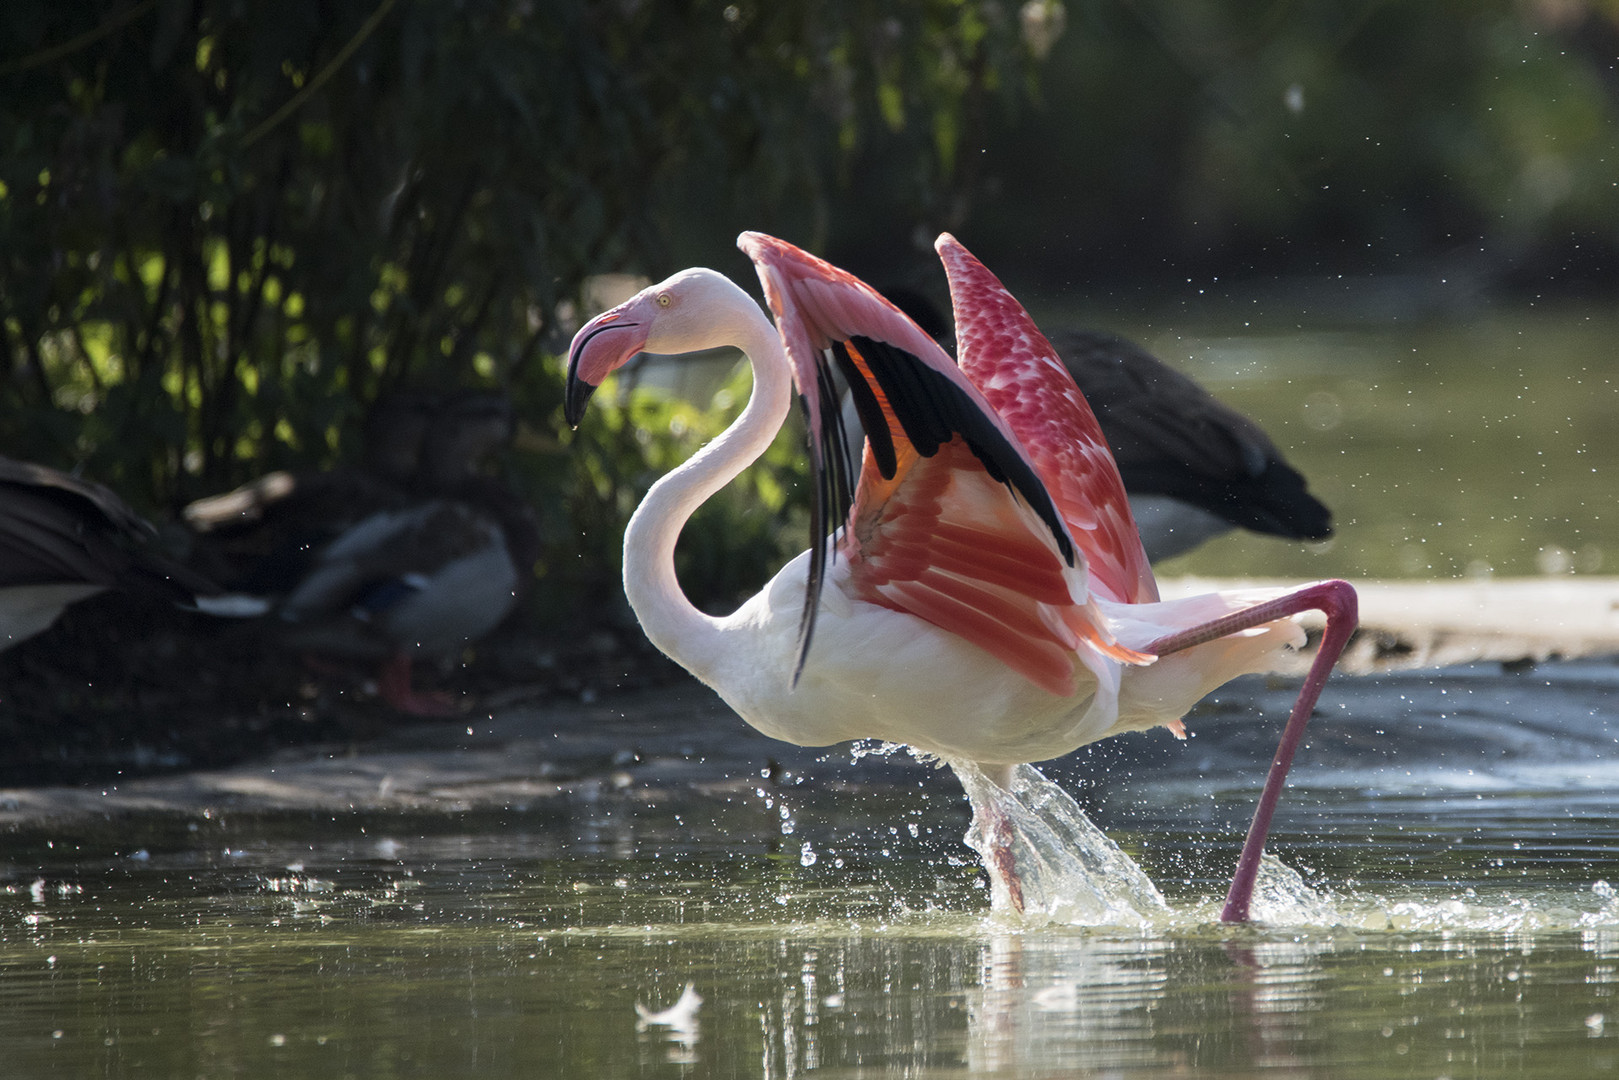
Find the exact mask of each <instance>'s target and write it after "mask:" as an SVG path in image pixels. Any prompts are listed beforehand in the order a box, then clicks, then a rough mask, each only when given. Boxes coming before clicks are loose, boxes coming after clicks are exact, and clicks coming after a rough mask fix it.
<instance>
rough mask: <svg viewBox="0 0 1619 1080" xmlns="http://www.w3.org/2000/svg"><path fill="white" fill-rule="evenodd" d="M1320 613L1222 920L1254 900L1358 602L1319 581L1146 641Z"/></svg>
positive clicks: (1179, 644) (1183, 642)
mask: <svg viewBox="0 0 1619 1080" xmlns="http://www.w3.org/2000/svg"><path fill="white" fill-rule="evenodd" d="M1312 610H1313V611H1319V612H1321V613H1323V614H1324V615H1326V617H1327V629H1326V632H1325V633H1323V634H1322V635H1321V645H1320V646H1319V647H1318V648H1317V649H1316V654H1315V660H1314V661H1312V662H1311V664H1310V671H1309V673H1308V674H1307V675H1305V677H1304V686H1303V687H1302V688H1301V689H1300V690H1299V699H1298V701H1296V702H1294V704H1293V712H1292V714H1291V715H1290V716H1288V718H1287V727H1286V728H1284V729H1283V730H1282V740H1281V742H1279V743H1277V745H1276V756H1275V757H1274V758H1273V759H1271V763H1270V774H1269V775H1268V776H1267V777H1266V778H1265V790H1264V791H1263V792H1262V793H1261V794H1260V796H1259V805H1258V806H1257V807H1255V808H1254V820H1253V824H1251V825H1249V826H1248V839H1247V840H1245V841H1244V842H1243V845H1242V854H1241V855H1240V856H1239V857H1238V859H1237V872H1236V873H1235V874H1234V875H1233V876H1232V878H1231V890H1230V891H1229V892H1227V893H1226V899H1225V909H1224V910H1223V911H1221V912H1220V921H1221V922H1247V921H1248V905H1249V903H1250V902H1251V901H1252V900H1253V895H1254V879H1255V878H1256V877H1257V876H1258V874H1259V857H1260V856H1261V855H1262V854H1264V851H1265V837H1266V835H1267V834H1269V832H1270V819H1271V816H1272V815H1273V814H1274V813H1275V812H1276V803H1277V802H1278V800H1280V799H1281V797H1282V787H1283V785H1285V784H1286V783H1287V770H1288V768H1289V767H1290V766H1291V765H1292V764H1293V752H1294V751H1295V750H1297V749H1298V748H1299V743H1300V742H1301V741H1302V740H1303V738H1304V726H1305V724H1307V723H1308V722H1309V720H1310V713H1311V712H1312V711H1313V710H1314V709H1315V703H1316V700H1317V699H1318V698H1320V696H1321V688H1322V687H1323V686H1325V685H1326V682H1327V676H1328V675H1329V674H1331V672H1332V666H1333V665H1334V664H1336V663H1337V662H1338V656H1339V655H1340V654H1341V653H1342V652H1343V651H1344V646H1345V645H1347V644H1348V643H1349V636H1350V635H1351V634H1353V633H1354V632H1355V627H1356V626H1357V625H1359V622H1360V615H1359V610H1360V604H1359V600H1358V599H1357V597H1356V596H1355V590H1354V589H1353V588H1352V587H1351V586H1350V584H1349V583H1348V582H1347V581H1322V582H1317V583H1316V584H1314V585H1309V586H1306V587H1305V588H1302V589H1300V590H1299V591H1298V592H1295V593H1289V594H1288V595H1286V596H1281V597H1278V598H1276V599H1275V600H1269V601H1266V602H1265V603H1263V604H1257V605H1255V606H1254V607H1251V608H1248V609H1247V610H1245V611H1238V612H1234V613H1233V614H1230V615H1227V616H1225V617H1224V618H1220V619H1216V620H1214V621H1213V622H1211V623H1205V624H1204V625H1202V626H1197V627H1193V628H1192V629H1190V630H1182V631H1179V632H1178V633H1174V634H1169V635H1167V636H1165V637H1162V638H1159V639H1158V640H1157V641H1155V642H1153V643H1152V644H1150V645H1148V646H1147V648H1146V651H1147V652H1150V653H1155V654H1157V655H1159V656H1164V655H1167V654H1169V653H1173V652H1179V651H1181V650H1182V649H1189V648H1191V647H1192V646H1194V645H1201V644H1203V643H1204V642H1207V641H1213V640H1214V639H1216V638H1222V637H1225V636H1226V635H1227V634H1233V633H1236V632H1237V631H1239V630H1246V629H1248V628H1249V627H1251V626H1260V625H1262V624H1264V623H1268V622H1274V621H1275V620H1277V619H1282V618H1286V617H1287V616H1289V615H1297V614H1298V613H1299V612H1301V611H1312Z"/></svg>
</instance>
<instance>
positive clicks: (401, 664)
mask: <svg viewBox="0 0 1619 1080" xmlns="http://www.w3.org/2000/svg"><path fill="white" fill-rule="evenodd" d="M377 693H378V694H379V695H380V696H381V697H382V700H383V701H386V702H387V703H388V704H389V705H392V706H393V707H394V708H396V709H398V710H399V711H400V712H402V713H406V714H407V715H410V716H436V717H446V716H455V715H456V714H457V713H458V711H459V710H458V709H457V708H456V699H455V697H454V696H453V695H451V694H448V693H445V692H444V691H442V690H417V689H415V688H413V687H412V686H411V685H410V656H409V655H408V654H406V653H402V652H400V653H395V654H394V655H393V656H391V657H389V658H388V659H387V660H385V661H384V662H383V664H382V667H381V669H380V670H379V671H378V672H377Z"/></svg>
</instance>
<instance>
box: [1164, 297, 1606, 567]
mask: <svg viewBox="0 0 1619 1080" xmlns="http://www.w3.org/2000/svg"><path fill="white" fill-rule="evenodd" d="M1136 333H1137V334H1138V335H1139V337H1140V338H1141V340H1142V341H1143V342H1144V343H1145V344H1147V345H1148V346H1149V347H1150V348H1152V349H1153V350H1154V351H1155V352H1156V353H1157V354H1158V355H1159V356H1161V357H1162V358H1163V359H1165V360H1166V361H1168V362H1171V363H1174V364H1175V365H1176V366H1178V367H1180V368H1181V369H1182V370H1184V371H1186V372H1187V373H1188V374H1190V375H1192V376H1193V377H1195V378H1197V379H1198V380H1199V381H1200V382H1202V383H1204V385H1205V386H1207V387H1208V388H1209V389H1210V390H1211V391H1212V392H1214V393H1215V394H1217V395H1218V396H1219V397H1220V398H1221V400H1223V401H1225V402H1227V403H1228V404H1230V405H1232V406H1234V407H1235V408H1237V409H1239V410H1241V411H1243V412H1245V413H1248V414H1249V415H1251V416H1253V417H1254V418H1256V419H1257V420H1259V421H1260V423H1261V424H1262V426H1263V427H1264V428H1265V429H1266V431H1267V432H1268V433H1269V434H1270V435H1271V437H1272V439H1273V440H1274V441H1275V442H1276V443H1277V444H1278V445H1279V446H1280V447H1281V448H1282V449H1283V452H1284V453H1285V455H1286V456H1287V458H1288V460H1289V461H1291V462H1292V463H1293V464H1294V465H1295V466H1296V467H1297V468H1298V469H1299V470H1300V471H1301V472H1303V473H1304V475H1305V476H1306V477H1307V478H1308V480H1309V482H1310V488H1311V490H1312V491H1313V492H1314V493H1315V494H1316V495H1317V496H1319V497H1320V498H1321V499H1322V500H1323V501H1324V502H1326V503H1327V505H1328V506H1330V507H1331V508H1332V510H1333V511H1334V514H1335V519H1336V522H1337V527H1338V535H1337V536H1336V537H1335V538H1334V539H1332V540H1330V541H1327V542H1325V543H1322V544H1316V545H1310V546H1308V547H1297V546H1294V545H1291V544H1288V543H1285V542H1281V541H1276V540H1264V539H1259V538H1257V537H1251V536H1238V535H1235V534H1232V535H1229V536H1227V537H1224V538H1221V539H1219V540H1216V541H1215V542H1213V543H1211V544H1208V545H1205V546H1204V547H1203V548H1200V549H1199V550H1198V551H1196V552H1194V553H1191V554H1189V555H1187V556H1183V557H1182V558H1181V559H1179V560H1176V561H1174V562H1171V563H1168V564H1166V565H1165V567H1164V568H1163V570H1164V572H1166V573H1169V574H1173V573H1176V572H1189V573H1197V574H1205V575H1211V576H1219V575H1230V574H1231V573H1233V572H1247V573H1254V574H1264V575H1271V574H1274V575H1277V576H1282V577H1322V576H1328V575H1337V576H1342V577H1348V578H1356V577H1362V578H1381V577H1402V578H1412V577H1415V578H1430V577H1431V578H1450V577H1462V576H1482V575H1488V574H1498V575H1503V576H1523V575H1533V574H1543V573H1557V574H1562V573H1599V572H1601V573H1607V574H1613V573H1619V506H1616V504H1615V485H1616V483H1619V438H1615V436H1614V432H1615V430H1616V429H1615V426H1614V425H1615V417H1616V416H1619V307H1613V308H1606V309H1602V310H1595V309H1589V308H1582V309H1578V310H1562V311H1540V310H1538V309H1529V310H1522V311H1517V312H1502V311H1490V312H1482V313H1480V314H1479V315H1478V316H1477V317H1476V318H1475V319H1472V320H1468V321H1465V322H1457V321H1447V322H1444V323H1416V324H1413V325H1410V326H1402V325H1400V324H1381V325H1376V326H1343V327H1337V328H1332V329H1315V328H1306V329H1294V328H1291V327H1290V328H1287V329H1276V328H1266V329H1252V328H1246V327H1243V326H1241V325H1236V326H1225V327H1221V328H1219V329H1209V330H1204V331H1198V330H1190V331H1189V330H1185V329H1181V328H1177V329H1176V330H1173V331H1165V330H1164V329H1162V328H1157V329H1152V328H1145V329H1141V330H1139V331H1136Z"/></svg>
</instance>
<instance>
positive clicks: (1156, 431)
mask: <svg viewBox="0 0 1619 1080" xmlns="http://www.w3.org/2000/svg"><path fill="white" fill-rule="evenodd" d="M885 295H886V296H888V298H889V299H890V300H892V301H893V302H894V304H895V305H896V306H898V307H899V308H900V309H901V310H903V311H904V312H905V313H906V314H907V315H909V316H910V317H911V318H912V319H913V320H914V321H915V322H916V324H917V325H918V326H920V327H921V328H922V329H923V330H925V331H926V332H927V333H928V334H929V335H930V336H931V337H933V338H934V339H936V340H938V341H940V342H941V343H943V344H944V345H945V347H946V348H947V349H952V350H953V348H954V338H955V330H954V327H952V326H951V324H950V323H949V322H948V321H947V320H946V319H945V317H944V316H943V315H942V314H941V313H940V310H939V308H938V307H937V306H936V305H935V304H934V303H933V302H932V301H931V300H929V299H928V298H927V297H925V296H922V295H921V294H919V293H916V292H913V291H911V290H908V289H892V290H888V291H886V292H885ZM1049 338H1050V341H1051V344H1052V346H1053V347H1054V348H1055V349H1056V350H1057V355H1058V357H1059V358H1060V359H1061V360H1062V362H1063V364H1064V365H1065V366H1066V367H1067V368H1068V370H1069V372H1070V373H1072V375H1073V376H1074V381H1075V382H1076V383H1078V384H1079V388H1080V390H1081V391H1082V392H1083V393H1084V395H1085V400H1086V401H1087V402H1088V403H1089V404H1090V407H1091V411H1093V412H1094V413H1095V414H1096V421H1097V423H1098V424H1100V425H1101V428H1102V434H1103V436H1104V437H1105V438H1106V439H1107V441H1108V446H1109V447H1110V448H1111V449H1112V451H1113V457H1114V459H1115V460H1116V461H1117V462H1118V465H1119V475H1120V476H1121V477H1122V478H1123V480H1124V488H1125V491H1126V493H1127V494H1128V495H1129V497H1130V512H1131V514H1132V515H1133V516H1134V517H1135V519H1136V525H1137V527H1138V528H1140V530H1141V541H1142V544H1143V546H1144V547H1145V548H1146V549H1147V558H1148V559H1149V560H1151V561H1152V562H1155V563H1156V562H1161V561H1163V560H1165V559H1170V558H1173V557H1175V556H1176V555H1181V554H1184V553H1186V552H1188V551H1190V550H1192V549H1193V548H1195V547H1197V546H1198V545H1199V544H1201V543H1203V542H1204V541H1206V540H1211V539H1213V538H1214V537H1216V536H1219V535H1221V534H1223V533H1226V532H1229V531H1231V530H1232V529H1234V528H1241V529H1248V530H1251V531H1253V532H1256V533H1264V534H1267V535H1271V536H1279V537H1283V538H1285V539H1289V540H1325V539H1326V538H1328V537H1329V536H1331V535H1332V512H1331V511H1330V510H1328V509H1327V508H1326V506H1324V505H1323V504H1322V503H1321V502H1320V501H1319V500H1318V499H1316V498H1315V496H1313V495H1311V494H1310V492H1309V490H1308V489H1307V485H1306V483H1305V479H1304V477H1303V476H1302V475H1300V473H1299V472H1298V471H1297V470H1296V469H1294V468H1293V467H1292V466H1291V465H1289V464H1288V463H1287V462H1286V461H1285V460H1284V459H1283V457H1282V452H1281V451H1280V450H1278V449H1277V448H1276V444H1275V443H1273V442H1271V440H1270V438H1269V437H1268V436H1267V435H1266V434H1265V433H1264V431H1262V430H1261V429H1260V427H1259V425H1258V424H1256V423H1254V422H1253V421H1252V420H1250V419H1249V418H1248V417H1246V416H1244V415H1243V414H1242V413H1239V412H1237V411H1236V410H1235V409H1233V408H1231V407H1230V406H1228V405H1225V404H1223V403H1222V402H1221V401H1219V399H1217V398H1215V397H1214V395H1212V394H1210V393H1209V392H1208V391H1207V390H1205V389H1203V388H1202V387H1201V386H1199V385H1198V384H1197V383H1196V382H1194V381H1193V380H1192V379H1191V378H1189V377H1187V376H1186V375H1183V374H1181V373H1180V372H1179V371H1176V370H1175V369H1174V368H1172V367H1170V366H1169V365H1168V364H1166V363H1164V362H1163V361H1162V360H1159V359H1158V358H1157V357H1155V356H1153V355H1152V354H1151V353H1149V352H1147V351H1146V350H1145V349H1143V348H1142V347H1141V346H1139V345H1137V344H1135V343H1134V342H1131V341H1128V340H1126V339H1125V338H1122V337H1118V336H1117V335H1115V334H1109V333H1104V332H1101V331H1095V330H1066V331H1057V332H1055V333H1052V334H1050V335H1049ZM845 411H846V413H847V412H848V410H845ZM845 422H846V423H847V416H846V418H845ZM856 422H858V421H856ZM856 445H857V446H858V442H857V443H856Z"/></svg>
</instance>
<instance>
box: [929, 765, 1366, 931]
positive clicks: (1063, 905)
mask: <svg viewBox="0 0 1619 1080" xmlns="http://www.w3.org/2000/svg"><path fill="white" fill-rule="evenodd" d="M947 764H949V765H950V767H951V769H952V770H953V771H954V772H955V774H956V775H957V776H958V777H959V778H960V780H961V784H962V786H963V787H964V788H966V789H967V799H968V802H969V803H970V804H971V806H972V811H973V819H972V825H971V827H970V828H969V829H968V831H967V844H968V846H970V847H971V848H972V849H973V850H975V851H977V852H978V854H979V856H980V857H981V858H982V859H983V861H984V867H985V869H986V871H987V872H988V874H989V878H990V909H991V911H993V912H995V913H997V914H1002V915H1012V914H1014V913H1015V904H1014V902H1013V899H1012V893H1013V887H1012V885H1011V883H1010V882H1008V881H1007V880H1006V878H1005V875H1004V873H1003V872H1002V866H1003V860H1002V859H1000V858H997V856H996V852H995V845H996V844H997V843H1005V844H1009V845H1010V848H1011V851H1012V860H1011V861H1012V866H1013V868H1014V871H1013V872H1014V873H1016V874H1017V877H1018V883H1017V888H1018V890H1019V891H1020V892H1021V895H1022V898H1023V909H1022V913H1021V915H1020V916H1018V917H1019V918H1020V919H1021V921H1023V922H1024V923H1030V922H1033V923H1037V924H1038V923H1046V924H1062V925H1070V926H1150V925H1160V926H1161V925H1162V924H1164V923H1165V922H1166V921H1173V920H1174V915H1173V913H1172V912H1171V910H1170V907H1169V905H1168V903H1166V902H1165V900H1164V897H1163V894H1162V893H1160V892H1159V891H1158V888H1157V886H1155V885H1154V884H1153V883H1152V879H1151V878H1149V877H1148V876H1147V874H1146V871H1144V870H1142V869H1141V867H1140V865H1138V864H1137V863H1136V861H1135V860H1134V859H1132V858H1131V857H1130V856H1129V855H1128V854H1126V853H1125V852H1124V850H1123V849H1121V848H1120V847H1119V845H1118V844H1116V843H1114V842H1113V841H1112V840H1111V839H1109V838H1108V836H1107V834H1105V833H1104V832H1102V830H1101V829H1099V828H1097V827H1096V826H1095V825H1094V824H1092V822H1091V820H1090V818H1088V817H1086V816H1085V811H1084V810H1082V809H1080V806H1079V804H1078V803H1076V802H1075V801H1074V800H1073V799H1072V798H1071V797H1070V796H1069V795H1068V793H1067V792H1066V791H1064V790H1063V789H1062V788H1061V787H1059V786H1057V785H1056V784H1054V783H1052V782H1051V781H1050V780H1048V779H1046V777H1045V776H1044V775H1042V774H1041V772H1040V770H1038V769H1036V768H1035V767H1034V766H1032V765H1018V766H1016V767H1014V768H1013V769H1012V770H1011V776H1010V781H1009V783H1008V784H1007V785H1006V786H1005V787H1003V786H1001V785H1000V784H997V783H995V782H994V780H992V779H991V778H990V777H988V776H986V775H985V774H984V772H983V770H982V769H980V768H979V767H978V766H976V765H974V764H973V763H971V762H965V761H951V762H948V763H947ZM1253 917H1254V919H1255V920H1256V921H1259V922H1264V923H1270V924H1272V925H1316V926H1321V925H1332V924H1333V923H1334V922H1336V921H1337V919H1336V917H1335V913H1334V908H1333V905H1332V904H1331V902H1330V901H1329V900H1328V899H1326V898H1325V897H1323V896H1321V895H1320V894H1319V893H1317V892H1316V891H1315V890H1314V889H1312V888H1311V887H1310V886H1309V884H1307V883H1306V882H1305V880H1304V879H1303V877H1301V876H1300V875H1299V873H1298V872H1297V871H1296V870H1293V869H1292V868H1290V867H1288V866H1287V865H1286V864H1285V863H1283V862H1282V861H1281V860H1279V859H1277V858H1275V857H1274V856H1271V855H1266V856H1265V857H1264V859H1263V861H1262V862H1261V865H1260V871H1259V879H1258V881H1257V883H1256V885H1255V889H1254V902H1253Z"/></svg>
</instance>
